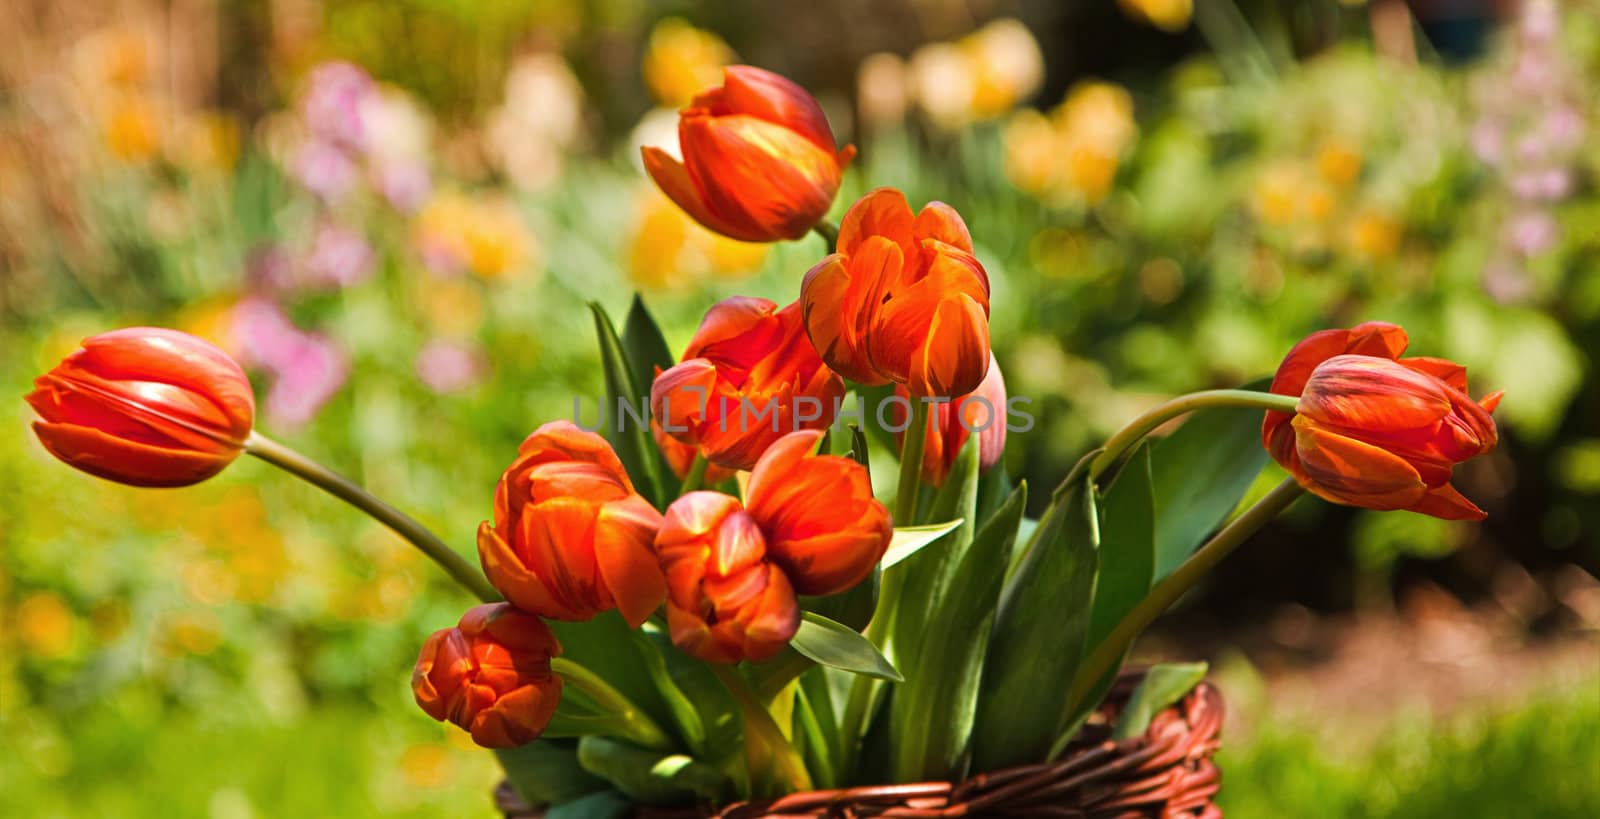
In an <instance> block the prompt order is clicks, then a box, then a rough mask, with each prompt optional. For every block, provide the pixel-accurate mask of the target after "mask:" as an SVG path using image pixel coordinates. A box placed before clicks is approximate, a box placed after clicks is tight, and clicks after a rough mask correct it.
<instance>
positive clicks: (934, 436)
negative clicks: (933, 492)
mask: <svg viewBox="0 0 1600 819" xmlns="http://www.w3.org/2000/svg"><path fill="white" fill-rule="evenodd" d="M895 395H898V396H900V397H901V398H904V399H906V400H907V401H910V400H913V399H912V398H911V397H910V396H909V395H908V394H907V393H906V390H905V388H904V387H896V388H895ZM896 410H897V411H898V417H899V420H898V423H900V424H902V425H903V424H906V423H908V421H907V419H906V418H905V415H906V413H905V411H904V408H903V407H900V406H898V405H897V406H896ZM929 415H930V420H929V424H928V431H927V436H928V437H927V443H926V444H925V445H924V447H923V450H922V482H923V483H925V484H928V485H929V486H943V485H944V481H945V478H948V477H949V476H950V469H951V467H953V466H954V465H955V462H956V457H957V456H958V455H960V454H961V448H962V447H964V446H966V444H967V438H968V436H970V435H971V434H972V433H973V432H977V433H978V469H979V470H980V471H983V472H988V471H989V470H990V469H993V468H994V466H995V464H998V463H1000V458H1001V456H1003V455H1004V454H1005V451H1006V382H1005V378H1004V377H1002V376H1001V375H1000V364H999V362H997V361H995V359H994V354H993V353H990V354H989V373H988V374H987V375H985V376H984V377H983V383H981V384H979V385H978V389H976V390H974V391H972V392H970V393H968V394H966V395H964V396H962V397H960V398H957V399H956V400H954V401H941V402H939V404H938V406H937V407H936V409H935V410H934V411H933V412H931V413H929ZM905 435H906V431H905V430H901V431H900V433H899V434H898V436H897V438H898V439H900V440H904V439H905Z"/></svg>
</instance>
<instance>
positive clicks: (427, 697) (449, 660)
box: [411, 603, 561, 748]
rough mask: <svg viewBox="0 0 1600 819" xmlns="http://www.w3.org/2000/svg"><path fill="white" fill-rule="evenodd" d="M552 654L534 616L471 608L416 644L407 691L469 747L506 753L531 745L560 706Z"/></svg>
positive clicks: (557, 647)
mask: <svg viewBox="0 0 1600 819" xmlns="http://www.w3.org/2000/svg"><path fill="white" fill-rule="evenodd" d="M560 654H561V643H560V642H558V641H557V640H556V636H555V635H554V634H552V633H551V632H550V627H549V626H546V625H545V624H544V621H543V620H540V619H539V618H538V617H535V616H533V615H531V614H528V613H527V612H523V611H519V610H517V609H516V608H513V607H512V606H510V605H507V604H505V603H491V604H485V605H482V606H476V607H474V608H471V609H468V610H467V613H466V614H463V615H461V622H460V624H459V625H457V626H455V627H454V628H447V629H440V630H439V631H436V632H434V633H433V635H432V636H431V637H429V638H428V640H427V642H425V643H423V644H422V654H421V655H420V656H418V657H417V665H416V668H414V669H413V670H412V672H411V691H412V693H413V694H414V695H415V696H416V699H417V705H419V706H421V707H422V710H423V711H425V712H426V713H427V714H428V716H430V717H433V718H434V719H436V720H439V721H440V722H444V721H449V722H451V723H454V724H455V725H457V726H458V727H460V728H461V729H462V730H464V731H467V732H469V733H471V734H472V741H473V742H476V743H478V744H479V745H482V746H483V747H485V748H514V747H516V746H518V745H526V744H528V743H529V742H532V741H534V740H535V739H538V738H539V734H541V733H543V731H544V729H545V726H546V725H548V724H549V723H550V717H551V716H552V715H554V714H555V711H556V705H558V704H559V703H560V702H561V678H560V677H558V676H556V675H555V674H554V673H553V672H551V670H550V658H552V657H557V656H560Z"/></svg>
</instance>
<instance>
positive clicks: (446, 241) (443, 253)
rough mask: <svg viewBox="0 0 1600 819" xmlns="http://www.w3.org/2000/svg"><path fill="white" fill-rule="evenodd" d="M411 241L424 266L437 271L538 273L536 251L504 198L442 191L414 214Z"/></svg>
mask: <svg viewBox="0 0 1600 819" xmlns="http://www.w3.org/2000/svg"><path fill="white" fill-rule="evenodd" d="M415 240H416V243H417V245H418V248H419V250H420V251H421V252H422V254H423V257H424V259H425V260H426V261H427V263H428V264H429V265H430V266H432V267H435V268H436V269H438V268H442V269H441V270H440V271H439V272H447V273H448V272H456V271H458V270H469V271H471V272H473V273H476V274H477V275H479V276H482V277H484V278H498V277H502V276H506V275H508V274H510V273H513V272H516V271H518V270H522V269H534V270H537V261H538V259H537V256H538V249H539V248H538V246H537V244H536V243H535V240H534V237H533V235H532V234H530V233H529V232H528V230H527V228H526V227H524V226H523V224H522V215H521V214H520V213H519V212H518V211H517V209H516V207H515V206H514V205H513V204H512V203H511V202H510V201H509V200H505V199H499V198H494V199H476V198H468V197H465V196H463V195H461V194H458V193H448V192H447V193H441V194H439V195H437V196H435V197H434V198H433V200H432V201H430V202H429V203H428V205H427V207H425V208H423V209H422V212H421V213H420V214H418V216H417V222H416V226H415Z"/></svg>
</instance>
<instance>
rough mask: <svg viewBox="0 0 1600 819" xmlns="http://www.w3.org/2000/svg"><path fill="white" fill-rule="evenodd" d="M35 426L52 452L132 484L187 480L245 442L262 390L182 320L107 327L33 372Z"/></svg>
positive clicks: (218, 467) (209, 471)
mask: <svg viewBox="0 0 1600 819" xmlns="http://www.w3.org/2000/svg"><path fill="white" fill-rule="evenodd" d="M33 386H34V390H33V392H31V393H29V394H28V396H27V401H28V403H29V404H30V405H32V406H33V409H34V411H35V412H37V413H38V414H39V420H38V421H35V422H34V424H33V431H34V433H35V434H36V435H38V436H39V441H40V443H42V444H44V447H45V449H48V450H50V454H52V455H54V456H56V457H57V458H60V459H61V460H62V461H64V462H66V463H67V464H69V465H71V466H74V467H77V468H78V469H81V470H83V471H84V472H88V473H89V474H91V475H97V476H99V477H102V478H107V479H109V480H113V481H117V482H119V483H125V484H130V485H133V486H187V485H189V484H192V483H198V482H200V481H203V480H205V479H206V478H209V477H211V476H212V475H215V474H217V473H218V472H221V471H222V469H223V467H226V466H227V465H228V464H230V463H232V462H233V459H234V458H237V457H238V456H239V453H240V452H242V451H243V450H244V445H245V440H246V439H247V438H248V437H249V435H250V427H251V425H252V424H253V423H254V421H255V407H256V404H255V397H254V395H253V394H252V393H251V391H250V380H249V379H248V378H246V377H245V374H244V371H243V370H241V369H240V368H239V365H238V364H236V363H234V361H233V359H231V358H229V357H228V355H227V353H224V352H222V351H221V350H219V349H217V348H216V347H214V346H212V345H211V344H209V343H208V342H205V341H202V340H201V339H199V338H196V337H194V336H191V335H189V334H188V333H180V332H178V331H177V330H164V329H161V328H156V327H129V328H127V329H124V330H114V331H112V332H109V333H102V334H100V335H97V336H95V337H93V338H90V339H88V340H86V341H84V342H83V347H82V348H81V349H79V350H77V351H76V352H74V353H72V354H71V355H69V356H67V357H66V358H65V359H63V360H62V362H61V363H60V364H57V365H56V367H55V369H53V370H51V371H50V372H47V373H45V374H44V375H41V376H39V377H38V378H36V379H34V382H33Z"/></svg>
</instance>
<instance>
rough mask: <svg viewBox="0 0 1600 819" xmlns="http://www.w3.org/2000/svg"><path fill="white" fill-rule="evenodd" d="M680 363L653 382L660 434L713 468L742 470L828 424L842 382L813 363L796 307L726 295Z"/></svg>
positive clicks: (814, 358) (814, 357)
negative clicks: (789, 437)
mask: <svg viewBox="0 0 1600 819" xmlns="http://www.w3.org/2000/svg"><path fill="white" fill-rule="evenodd" d="M683 359H684V360H683V361H682V363H680V364H678V365H677V366H674V367H673V368H671V369H669V370H667V371H665V372H662V373H660V374H658V375H657V376H656V380H655V383H654V384H653V385H652V386H651V388H650V409H651V413H652V415H653V417H655V418H656V419H658V420H659V422H660V423H661V426H662V429H663V430H664V431H665V432H667V433H668V434H670V435H672V436H673V437H674V438H677V439H678V440H679V441H681V442H683V443H685V444H689V445H691V446H695V447H699V449H700V451H701V452H702V453H704V454H705V456H706V458H707V459H708V460H710V461H711V462H712V463H713V464H716V465H718V466H722V467H725V468H728V469H735V470H737V469H749V468H751V467H752V466H754V465H755V462H756V459H757V458H759V457H761V453H762V452H763V451H765V450H766V448H767V447H768V446H770V445H771V444H772V442H773V441H776V440H777V439H778V438H779V437H781V436H782V435H784V434H785V433H788V432H793V431H795V430H798V429H823V428H825V427H827V426H828V425H829V424H831V423H832V422H833V417H834V413H835V410H836V409H837V408H838V402H839V400H840V399H841V398H843V396H844V382H843V381H841V380H840V379H839V376H837V375H835V374H834V373H833V371H832V370H829V369H828V368H827V366H826V365H824V364H823V363H822V359H820V358H818V357H817V353H816V350H814V349H812V347H811V343H810V342H809V341H807V340H806V337H805V332H804V330H803V328H802V327H801V323H800V304H799V302H796V303H794V304H791V305H789V306H788V307H785V308H783V309H782V310H778V309H777V305H776V304H775V303H773V302H770V301H767V300H766V299H753V298H743V297H734V298H731V299H726V300H724V301H722V302H719V303H717V304H716V305H715V306H714V307H712V308H711V310H710V311H709V312H707V313H706V317H705V319H704V320H703V321H702V322H701V323H700V329H699V330H698V331H697V332H696V333H695V335H694V338H693V339H691V340H690V342H689V347H688V349H686V350H684V353H683Z"/></svg>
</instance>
